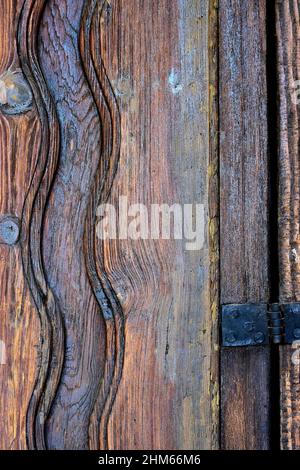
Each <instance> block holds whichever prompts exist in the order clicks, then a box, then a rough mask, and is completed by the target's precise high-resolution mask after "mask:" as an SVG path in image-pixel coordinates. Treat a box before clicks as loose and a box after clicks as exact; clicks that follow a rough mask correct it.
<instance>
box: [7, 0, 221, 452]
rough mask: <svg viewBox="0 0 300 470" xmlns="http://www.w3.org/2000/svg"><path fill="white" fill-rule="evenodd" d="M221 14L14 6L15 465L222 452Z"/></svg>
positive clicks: (10, 442)
mask: <svg viewBox="0 0 300 470" xmlns="http://www.w3.org/2000/svg"><path fill="white" fill-rule="evenodd" d="M216 6H217V5H216V2H211V1H209V0H200V1H199V0H176V1H171V0H157V1H152V0H139V1H138V0H48V1H46V0H0V11H1V14H0V40H1V47H0V80H1V81H0V88H1V91H0V93H1V94H0V172H1V192H0V207H1V210H0V216H1V221H0V237H1V239H0V243H1V245H0V301H1V323H0V325H1V327H0V339H1V366H0V374H1V378H0V384H1V389H0V415H1V420H0V423H1V424H0V447H1V448H2V449H45V448H49V449H88V448H90V449H106V448H109V449H151V448H152V449H156V448H157V449H168V448H170V449H197V448H203V449H205V448H207V449H211V448H217V447H218V421H219V419H218V340H217V312H218V274H217V272H218V243H217V227H218V221H217V211H218V209H217V207H218V205H217V158H218V155H217V77H216V70H217V48H216V31H217V13H216ZM122 198H123V199H122ZM124 198H125V199H124ZM126 198H127V203H128V206H129V208H130V207H132V204H143V205H144V207H145V208H146V209H147V210H149V211H150V210H151V206H152V205H153V204H159V205H161V204H166V205H169V206H172V205H173V204H178V205H179V206H180V207H183V206H184V205H194V204H196V203H197V204H199V205H201V207H202V209H203V208H204V210H202V214H203V217H204V218H203V222H204V226H203V239H204V242H203V243H202V244H201V246H200V248H198V249H197V250H193V249H187V248H186V243H187V241H189V242H191V239H190V240H185V239H183V238H182V239H180V237H177V238H178V239H175V240H174V237H173V239H168V237H164V238H165V239H164V238H162V237H156V238H157V239H155V237H154V238H150V237H146V236H143V234H139V233H137V234H136V238H134V237H131V238H126V237H125V236H124V237H122V236H121V237H119V236H116V237H115V239H106V240H101V238H99V236H98V235H99V234H97V227H98V224H99V218H100V219H101V217H100V216H101V209H100V210H99V209H98V208H99V206H101V205H102V204H104V203H110V204H111V205H112V206H113V207H116V208H117V211H116V213H117V219H118V221H119V219H120V218H122V217H124V214H126V212H124V211H123V212H122V211H119V210H118V207H119V203H120V199H122V201H123V202H124V201H125V200H126ZM129 210H130V209H129ZM129 215H130V214H129ZM137 232H138V227H137ZM139 235H141V236H139ZM123 238H124V239H123Z"/></svg>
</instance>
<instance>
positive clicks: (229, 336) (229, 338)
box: [225, 332, 236, 343]
mask: <svg viewBox="0 0 300 470" xmlns="http://www.w3.org/2000/svg"><path fill="white" fill-rule="evenodd" d="M225 340H226V342H227V343H234V342H235V341H236V336H235V335H234V334H233V333H232V332H230V333H228V334H227V335H226V338H225Z"/></svg>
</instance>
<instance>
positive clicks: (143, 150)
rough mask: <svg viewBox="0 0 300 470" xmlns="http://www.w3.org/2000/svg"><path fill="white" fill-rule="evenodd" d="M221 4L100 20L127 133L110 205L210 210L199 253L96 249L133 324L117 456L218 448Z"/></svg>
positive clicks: (191, 2) (115, 428) (159, 8)
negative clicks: (212, 193) (218, 66)
mask: <svg viewBox="0 0 300 470" xmlns="http://www.w3.org/2000/svg"><path fill="white" fill-rule="evenodd" d="M214 4H215V2H208V1H201V2H198V1H195V0H178V1H174V2H168V1H165V0H163V1H160V2H153V1H150V0H146V1H144V2H135V1H133V0H126V1H125V0H120V1H119V2H111V6H109V5H108V4H107V5H106V7H105V9H104V13H103V18H102V23H101V54H102V57H103V60H104V64H105V67H106V70H107V73H108V75H109V78H110V80H111V83H112V86H113V89H114V93H115V95H116V96H117V99H118V103H119V109H120V115H121V136H122V139H121V150H120V164H119V170H118V173H117V175H116V179H115V182H114V184H113V188H112V193H111V197H110V198H109V202H110V203H112V204H113V205H114V206H117V205H118V201H119V197H120V196H122V195H126V196H127V197H128V204H132V203H143V204H145V206H146V207H147V208H148V210H149V212H150V210H151V204H154V203H156V204H162V203H166V204H169V205H172V204H174V203H179V204H183V203H196V202H198V203H204V205H205V207H206V217H205V218H206V221H205V226H206V228H205V245H204V248H203V249H202V250H201V251H199V252H193V251H190V252H189V251H186V249H185V243H184V242H182V241H179V240H178V241H176V242H174V241H173V240H170V241H169V240H142V241H133V240H124V241H106V242H105V243H104V246H103V247H99V257H100V258H102V257H104V266H105V270H106V272H107V274H108V277H109V279H110V282H111V284H112V286H113V287H114V290H115V292H116V293H117V296H118V298H119V299H120V302H121V305H122V307H123V311H124V315H125V322H126V323H125V349H124V367H123V374H122V379H121V381H120V383H119V387H118V392H117V396H116V401H115V404H114V406H113V408H112V411H111V414H110V417H109V421H108V447H109V448H111V449H199V448H201V449H211V448H216V447H217V446H218V370H217V362H218V358H217V338H216V330H217V328H216V321H217V304H218V299H217V287H216V286H217V284H215V285H214V286H213V288H212V290H210V289H211V283H212V282H215V281H216V279H217V276H216V269H217V225H216V224H217V222H216V214H217V209H216V200H217V199H216V196H214V197H212V198H211V199H210V214H209V213H208V210H209V209H208V203H209V200H208V191H209V187H214V190H215V189H216V188H215V186H216V179H217V165H216V154H215V150H216V149H215V148H214V150H213V149H212V148H211V146H210V143H211V142H212V145H215V141H216V127H215V126H216V120H215V117H214V116H210V111H211V110H212V112H213V113H215V112H216V109H215V107H216V105H215V103H216V74H215V71H216V63H215V62H214V63H213V60H212V56H214V60H215V59H216V57H215V44H214V43H213V40H214V38H215V33H216V29H215V27H216V9H215V6H214ZM210 22H212V23H213V24H214V26H213V32H212V29H211V24H212V23H210ZM210 35H211V36H210ZM212 127H213V129H212ZM209 175H210V176H209ZM209 227H210V232H209V230H208V229H209ZM210 238H211V243H210V242H209V239H210ZM209 246H210V248H209ZM210 257H211V259H210ZM120 417H121V419H120Z"/></svg>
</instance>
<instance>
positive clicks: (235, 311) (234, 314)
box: [231, 310, 240, 319]
mask: <svg viewBox="0 0 300 470" xmlns="http://www.w3.org/2000/svg"><path fill="white" fill-rule="evenodd" d="M231 316H232V318H235V319H236V318H239V316H240V312H239V311H238V310H234V311H233V312H232V313H231Z"/></svg>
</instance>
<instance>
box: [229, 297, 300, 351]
mask: <svg viewBox="0 0 300 470" xmlns="http://www.w3.org/2000/svg"><path fill="white" fill-rule="evenodd" d="M297 340H298V341H300V303H289V304H266V303H257V304H250V303H249V304H231V305H223V306H222V346H224V347H242V346H265V345H269V344H274V343H275V344H292V343H294V342H295V341H297Z"/></svg>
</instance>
